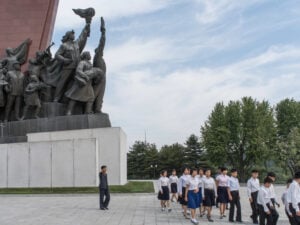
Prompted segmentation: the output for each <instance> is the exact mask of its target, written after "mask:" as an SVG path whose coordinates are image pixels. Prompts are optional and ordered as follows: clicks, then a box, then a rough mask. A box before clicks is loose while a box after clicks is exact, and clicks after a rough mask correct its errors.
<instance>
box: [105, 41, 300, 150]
mask: <svg viewBox="0 0 300 225" xmlns="http://www.w3.org/2000/svg"><path fill="white" fill-rule="evenodd" d="M299 56H300V48H293V47H291V46H281V47H276V46H274V47H271V48H270V49H268V50H267V51H266V52H264V53H262V54H259V55H256V56H254V57H251V58H248V59H245V60H241V61H238V62H236V63H233V64H231V65H227V66H223V67H217V68H197V69H184V70H180V71H175V72H172V73H169V74H163V75H162V74H155V73H154V72H153V71H152V70H151V69H141V70H126V69H124V71H123V72H122V73H120V74H118V75H119V77H118V78H116V77H114V78H111V79H110V80H109V82H111V83H112V86H113V90H110V96H109V97H108V98H109V100H107V101H106V104H105V107H106V110H107V111H108V112H110V116H111V120H112V121H113V124H114V125H115V124H118V125H120V126H122V127H123V128H124V129H125V131H126V132H127V133H128V138H129V144H132V143H133V141H135V140H136V139H137V138H141V139H143V138H144V131H145V130H146V131H147V137H148V140H149V141H151V142H155V143H157V144H158V145H159V146H160V145H163V144H171V143H174V142H181V143H183V142H184V141H185V139H186V137H187V136H188V135H190V134H191V133H196V134H199V130H200V126H201V125H202V124H203V122H204V121H205V120H206V119H207V117H208V115H209V113H210V112H211V110H212V108H213V106H214V105H215V103H216V102H218V101H225V102H227V101H229V100H237V99H240V98H241V97H242V96H252V97H254V98H257V99H258V100H263V99H267V100H270V101H271V102H272V103H276V102H277V101H279V100H281V99H282V98H285V97H292V96H294V97H297V96H298V97H299V96H300V91H299V88H298V87H299V85H300V80H299V79H298V77H297V75H296V74H295V73H294V72H293V70H286V71H285V72H284V73H282V72H281V71H280V70H279V71H277V67H278V66H279V62H280V64H281V65H282V64H285V65H288V64H289V63H290V62H291V61H293V60H295V59H297V58H299ZM267 65H272V67H273V68H272V69H271V70H269V73H272V75H273V76H268V78H267V79H266V78H265V77H263V76H261V73H262V72H263V71H264V67H265V66H267ZM270 75H271V74H270Z"/></svg>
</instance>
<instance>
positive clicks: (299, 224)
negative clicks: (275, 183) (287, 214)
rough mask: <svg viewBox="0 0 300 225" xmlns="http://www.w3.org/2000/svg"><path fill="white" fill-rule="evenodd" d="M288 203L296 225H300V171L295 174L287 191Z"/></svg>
mask: <svg viewBox="0 0 300 225" xmlns="http://www.w3.org/2000/svg"><path fill="white" fill-rule="evenodd" d="M287 201H288V203H289V208H290V211H291V212H292V214H293V217H294V222H295V225H300V171H298V172H296V173H295V175H294V180H293V182H292V183H291V185H290V187H289V189H288V191H287Z"/></svg>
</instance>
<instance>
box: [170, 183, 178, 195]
mask: <svg viewBox="0 0 300 225" xmlns="http://www.w3.org/2000/svg"><path fill="white" fill-rule="evenodd" d="M171 193H172V194H176V193H177V184H176V183H172V184H171Z"/></svg>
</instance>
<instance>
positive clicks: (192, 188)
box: [185, 169, 200, 224]
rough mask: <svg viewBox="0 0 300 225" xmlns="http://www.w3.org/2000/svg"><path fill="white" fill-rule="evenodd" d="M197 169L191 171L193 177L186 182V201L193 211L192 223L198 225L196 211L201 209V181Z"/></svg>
mask: <svg viewBox="0 0 300 225" xmlns="http://www.w3.org/2000/svg"><path fill="white" fill-rule="evenodd" d="M197 173H198V171H197V169H191V177H190V178H189V179H188V180H187V182H186V190H185V201H187V202H188V208H189V209H190V210H191V222H192V223H193V224H198V223H199V222H198V221H197V220H196V209H197V208H199V205H200V199H199V179H198V178H197Z"/></svg>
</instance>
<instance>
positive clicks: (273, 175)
mask: <svg viewBox="0 0 300 225" xmlns="http://www.w3.org/2000/svg"><path fill="white" fill-rule="evenodd" d="M267 176H268V177H276V174H275V173H274V172H268V174H267Z"/></svg>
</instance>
